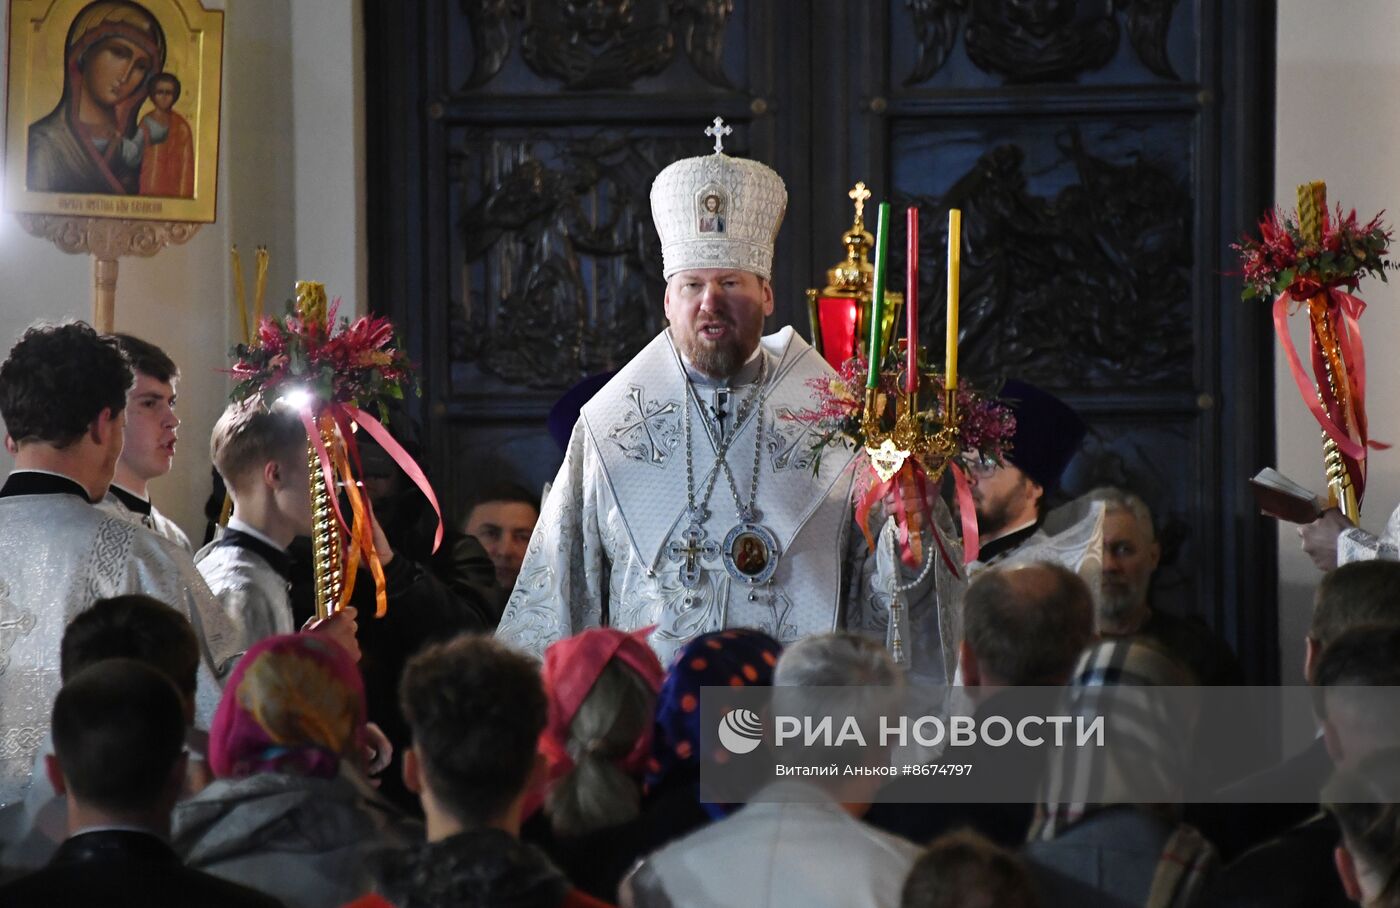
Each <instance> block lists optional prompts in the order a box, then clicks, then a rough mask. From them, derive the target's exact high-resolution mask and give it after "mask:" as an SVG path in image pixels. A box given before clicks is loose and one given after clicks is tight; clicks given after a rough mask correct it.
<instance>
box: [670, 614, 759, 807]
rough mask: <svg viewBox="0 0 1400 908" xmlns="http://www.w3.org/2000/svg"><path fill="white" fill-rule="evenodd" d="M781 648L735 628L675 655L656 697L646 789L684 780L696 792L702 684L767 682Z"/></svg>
mask: <svg viewBox="0 0 1400 908" xmlns="http://www.w3.org/2000/svg"><path fill="white" fill-rule="evenodd" d="M782 650H783V646H782V644H781V643H779V642H778V641H777V640H774V639H773V638H772V637H770V636H768V635H767V634H765V633H763V632H762V631H756V630H751V629H749V628H732V629H730V630H725V631H715V632H713V633H709V634H702V635H701V636H699V637H696V638H695V639H694V640H692V641H690V642H689V643H688V644H686V646H685V648H684V649H682V650H681V651H680V652H679V653H677V654H676V658H675V661H674V662H672V663H671V670H670V672H669V673H668V674H667V675H666V683H665V684H663V685H662V687H661V693H660V695H659V696H658V697H657V700H656V730H655V733H654V735H653V738H652V745H651V759H650V760H649V761H648V762H647V777H646V787H647V790H648V791H654V790H656V789H658V788H661V787H663V786H665V785H670V784H683V785H687V786H689V787H691V788H693V789H694V790H695V791H696V794H697V796H698V794H699V784H700V781H699V780H700V688H702V687H749V686H755V685H757V686H764V687H766V686H769V685H771V684H772V683H773V668H774V666H776V665H777V664H778V656H779V655H780V654H781V653H782ZM717 756H720V757H722V756H723V754H722V753H721V754H719V755H717ZM701 806H702V807H704V808H705V811H706V812H707V813H709V814H710V815H711V816H712V817H716V818H719V817H722V816H725V815H726V814H728V813H729V811H730V809H731V808H730V805H726V804H704V803H702V804H701Z"/></svg>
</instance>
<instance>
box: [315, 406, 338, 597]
mask: <svg viewBox="0 0 1400 908" xmlns="http://www.w3.org/2000/svg"><path fill="white" fill-rule="evenodd" d="M316 428H317V430H318V431H319V432H320V433H321V444H322V445H324V446H325V448H326V450H327V451H331V450H333V446H334V445H335V444H337V442H338V441H339V439H337V438H336V431H335V422H334V421H333V420H332V419H331V418H330V417H329V416H327V415H324V414H323V415H321V416H319V417H318V418H317V420H316ZM306 469H307V470H308V471H309V473H310V480H311V552H312V562H313V564H314V566H315V575H316V617H317V618H325V617H327V616H328V615H330V614H331V613H332V612H334V611H335V610H336V607H337V606H338V604H339V602H340V590H341V584H342V581H343V580H344V571H343V568H342V563H341V558H342V553H341V551H340V527H338V526H337V525H336V520H335V509H334V506H333V504H332V502H331V493H330V490H329V489H327V488H326V483H325V480H324V479H323V478H322V475H321V459H320V457H318V456H317V454H316V445H315V444H314V443H313V442H312V441H311V440H310V439H307V444H306Z"/></svg>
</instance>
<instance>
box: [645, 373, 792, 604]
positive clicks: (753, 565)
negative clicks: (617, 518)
mask: <svg viewBox="0 0 1400 908" xmlns="http://www.w3.org/2000/svg"><path fill="white" fill-rule="evenodd" d="M767 370H768V360H767V358H766V357H765V358H764V359H763V360H762V361H761V362H760V364H759V372H758V379H757V381H755V382H754V388H753V391H751V392H750V393H749V395H748V397H746V398H745V399H744V402H743V403H742V404H741V405H740V407H739V411H738V412H737V413H736V414H735V416H734V428H733V430H732V431H731V432H730V434H729V435H728V436H727V437H725V438H721V439H719V441H718V443H717V444H716V445H715V460H716V467H715V469H714V470H713V471H712V472H711V473H710V478H709V480H708V481H707V482H706V484H705V490H704V495H703V496H702V497H701V498H700V500H699V502H697V501H696V496H695V450H694V447H695V446H694V441H693V440H692V438H691V423H690V410H691V407H692V405H693V406H694V407H695V408H696V409H699V407H700V402H699V400H698V398H697V397H696V394H695V388H694V386H693V385H691V384H690V383H689V382H687V397H686V405H685V414H684V419H683V429H682V431H683V432H684V434H685V493H686V513H687V514H688V515H689V517H690V524H689V526H687V527H686V529H685V531H684V532H683V533H682V534H681V540H684V542H682V541H681V540H676V541H673V542H671V543H670V544H669V545H668V546H667V547H666V554H667V555H668V556H669V557H670V559H671V560H672V561H676V562H679V563H680V580H681V584H682V585H683V586H685V587H686V588H687V589H690V590H694V589H696V588H697V587H699V586H700V581H701V579H702V578H703V570H702V561H703V560H708V561H714V560H715V559H716V558H719V559H721V561H722V562H723V564H724V568H725V570H726V571H727V572H728V573H729V575H730V576H731V577H733V578H734V579H736V580H738V581H740V582H742V583H745V584H748V585H750V586H754V585H757V584H760V583H764V582H766V581H767V580H769V579H770V578H771V577H772V576H773V572H774V571H775V570H776V569H777V565H778V543H777V537H775V536H774V535H773V533H772V532H771V531H770V530H768V528H767V527H764V526H760V525H759V524H758V522H757V521H758V518H759V516H760V514H759V511H758V508H757V506H756V505H757V502H758V474H759V469H760V467H761V465H762V462H763V400H764V398H765V397H766V393H765V391H764V390H763V385H764V379H765V377H766V375H767ZM754 406H757V408H758V409H757V414H756V416H755V419H756V424H755V426H754V448H753V474H752V476H751V477H750V480H749V500H748V503H747V504H745V503H744V500H743V498H742V497H740V495H739V485H738V483H737V482H735V480H734V472H733V471H732V470H730V468H729V459H728V455H729V446H730V444H732V443H733V441H734V439H736V438H738V437H739V430H740V427H741V426H742V425H743V424H744V420H745V419H746V418H747V417H748V414H749V411H750V410H751V409H752V408H753V407H754ZM721 471H723V473H724V478H725V480H726V481H727V482H728V484H729V493H730V495H731V496H732V497H733V499H734V509H735V514H736V516H737V517H738V519H739V523H738V525H737V526H735V527H734V528H733V529H731V530H730V531H729V532H728V534H726V535H725V538H724V542H723V543H716V542H715V541H714V540H712V539H709V538H707V537H708V534H707V533H706V532H705V527H704V524H705V522H706V521H708V520H709V518H710V512H709V504H710V496H711V495H713V494H714V489H715V483H716V481H717V480H718V478H719V474H720V472H721ZM750 598H753V596H752V594H750Z"/></svg>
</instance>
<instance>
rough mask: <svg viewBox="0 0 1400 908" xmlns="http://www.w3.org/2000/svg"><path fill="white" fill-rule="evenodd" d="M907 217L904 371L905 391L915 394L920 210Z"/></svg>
mask: <svg viewBox="0 0 1400 908" xmlns="http://www.w3.org/2000/svg"><path fill="white" fill-rule="evenodd" d="M905 216H906V219H907V221H908V224H909V230H908V233H909V251H908V254H907V255H906V256H905V268H906V276H905V279H904V284H905V286H904V319H905V331H904V333H905V335H906V336H907V338H908V344H909V350H908V354H909V362H908V365H907V366H906V367H905V370H904V371H905V376H904V390H905V393H907V394H913V393H914V392H916V391H918V390H919V209H918V208H917V207H915V206H911V207H910V208H909V210H908V212H907V213H906V215H905Z"/></svg>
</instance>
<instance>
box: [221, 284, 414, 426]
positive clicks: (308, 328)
mask: <svg viewBox="0 0 1400 908" xmlns="http://www.w3.org/2000/svg"><path fill="white" fill-rule="evenodd" d="M339 308H340V299H339V298H337V299H335V300H333V301H332V302H331V303H330V306H329V308H328V309H326V314H325V318H324V319H318V318H315V317H312V318H302V317H301V316H299V315H297V314H296V312H295V309H294V307H293V304H292V303H288V304H287V312H286V314H285V315H283V316H282V317H281V318H277V317H274V316H267V317H266V318H264V319H263V320H262V322H261V323H260V324H259V325H258V334H257V342H256V343H255V344H252V345H248V344H239V345H238V346H237V347H235V348H234V349H233V355H234V356H235V357H236V358H237V362H236V363H234V365H233V368H232V369H231V370H230V372H231V373H232V374H233V376H234V378H235V379H236V380H237V382H238V384H237V385H235V386H234V389H233V399H234V400H240V401H241V400H245V399H247V398H249V397H253V396H254V395H257V394H262V395H264V396H265V397H266V399H268V400H276V399H277V398H278V397H281V396H282V395H284V394H286V393H288V392H291V391H293V390H305V391H306V392H308V393H309V394H311V395H313V396H314V397H315V398H316V399H317V400H319V401H322V402H325V403H337V404H348V405H352V406H355V407H358V408H360V409H362V410H373V411H376V412H377V414H378V416H379V417H380V419H381V420H382V419H384V418H386V416H387V410H386V407H387V406H388V404H389V402H390V401H392V400H402V399H403V397H404V393H405V392H406V391H409V390H414V389H415V388H416V378H415V375H414V371H413V365H412V363H410V362H409V360H408V356H407V354H405V353H404V351H403V349H402V346H401V343H400V341H399V339H398V338H397V337H396V336H395V333H394V326H393V324H392V323H391V322H390V321H389V320H388V319H387V318H381V317H378V316H362V317H361V318H358V319H356V320H355V321H354V322H351V321H349V320H348V319H341V320H340V323H339V330H338V331H337V330H334V329H333V327H332V326H334V325H335V324H336V314H337V312H338V310H339Z"/></svg>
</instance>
